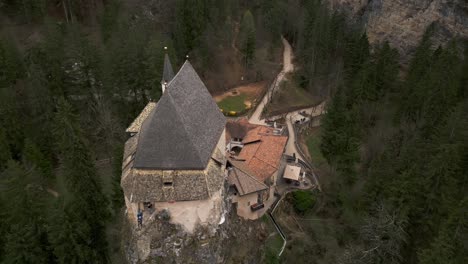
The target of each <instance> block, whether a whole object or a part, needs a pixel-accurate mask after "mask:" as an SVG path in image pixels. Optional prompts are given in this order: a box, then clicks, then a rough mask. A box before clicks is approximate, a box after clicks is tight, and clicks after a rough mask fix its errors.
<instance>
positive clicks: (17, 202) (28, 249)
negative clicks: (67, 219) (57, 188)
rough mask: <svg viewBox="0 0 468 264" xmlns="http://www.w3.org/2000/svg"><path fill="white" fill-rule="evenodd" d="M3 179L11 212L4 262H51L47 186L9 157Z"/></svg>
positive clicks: (7, 208) (8, 220)
mask: <svg viewBox="0 0 468 264" xmlns="http://www.w3.org/2000/svg"><path fill="white" fill-rule="evenodd" d="M2 179H3V180H4V181H6V182H5V183H4V184H5V185H6V187H7V191H6V192H5V193H2V196H3V197H2V199H3V200H4V199H8V201H10V202H9V203H8V204H7V205H6V206H5V208H4V210H6V211H7V212H8V213H7V218H6V219H5V221H6V223H7V235H6V236H5V242H4V243H5V245H4V251H5V255H4V258H3V262H2V263H18V264H19V263H49V260H50V258H51V255H50V252H49V248H48V240H47V237H46V234H45V228H44V224H45V223H44V217H43V209H44V190H43V188H42V187H41V186H40V185H39V184H37V183H36V182H37V180H35V179H33V178H32V177H31V174H30V173H28V172H26V171H25V170H24V169H23V168H22V167H21V166H20V165H19V164H18V163H16V162H14V161H9V163H8V168H7V169H6V170H5V171H4V172H3V175H2Z"/></svg>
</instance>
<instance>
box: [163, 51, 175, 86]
mask: <svg viewBox="0 0 468 264" xmlns="http://www.w3.org/2000/svg"><path fill="white" fill-rule="evenodd" d="M172 78H174V71H173V70H172V64H171V61H170V60H169V55H168V54H167V53H166V54H165V55H164V69H163V74H162V80H161V83H164V82H167V83H169V82H170V81H172Z"/></svg>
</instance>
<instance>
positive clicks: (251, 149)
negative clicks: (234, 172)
mask: <svg viewBox="0 0 468 264" xmlns="http://www.w3.org/2000/svg"><path fill="white" fill-rule="evenodd" d="M273 131H274V128H271V127H266V126H259V127H257V128H255V129H252V130H250V131H249V132H248V133H247V136H246V137H245V138H244V140H243V143H244V147H243V148H242V150H241V152H240V153H239V155H238V156H237V159H239V160H244V161H245V164H246V166H247V167H248V168H249V169H250V171H252V172H253V175H255V177H256V178H257V179H258V180H259V181H262V182H263V181H265V180H266V179H268V178H269V177H271V176H272V175H273V173H274V172H275V171H277V170H278V168H279V163H280V160H281V156H282V155H283V151H284V147H285V146H286V142H287V141H288V137H287V136H280V135H274V133H273Z"/></svg>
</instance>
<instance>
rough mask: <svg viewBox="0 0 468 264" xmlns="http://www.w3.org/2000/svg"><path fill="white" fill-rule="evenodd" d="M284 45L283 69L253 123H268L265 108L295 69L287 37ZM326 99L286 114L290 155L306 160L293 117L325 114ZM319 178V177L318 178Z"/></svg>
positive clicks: (260, 106)
mask: <svg viewBox="0 0 468 264" xmlns="http://www.w3.org/2000/svg"><path fill="white" fill-rule="evenodd" d="M281 40H282V42H283V46H284V50H283V69H282V70H281V72H280V73H278V75H277V76H276V78H275V81H274V82H273V83H272V84H271V86H270V87H269V90H268V92H267V93H266V94H265V96H263V98H262V101H260V103H259V104H258V105H257V108H256V109H255V112H254V113H253V114H252V116H251V117H250V119H249V122H250V123H252V124H256V125H266V123H265V119H261V116H262V112H263V109H264V108H265V106H266V105H267V104H268V101H269V100H270V98H271V97H272V94H273V93H274V92H275V91H276V90H277V89H278V87H279V84H280V83H281V82H282V81H283V80H285V79H286V74H287V73H289V72H292V71H294V64H293V63H292V60H293V58H294V54H293V52H292V48H291V45H290V44H289V42H288V41H287V40H286V39H285V38H283V37H282V38H281ZM325 103H326V102H325V101H324V102H322V103H321V104H319V105H317V106H315V107H309V108H304V109H300V110H296V111H293V112H289V113H287V114H286V124H287V126H288V132H289V139H288V142H287V144H286V149H285V153H286V154H288V155H293V154H296V157H297V158H299V159H301V160H304V161H305V160H306V159H304V157H303V156H302V154H301V152H300V151H298V149H297V146H296V145H297V144H296V136H295V133H294V127H293V124H292V117H293V116H295V115H298V114H299V112H305V113H306V114H308V115H310V116H311V117H315V116H319V115H321V114H323V112H324V109H325ZM316 180H317V179H316Z"/></svg>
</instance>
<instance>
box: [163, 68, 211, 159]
mask: <svg viewBox="0 0 468 264" xmlns="http://www.w3.org/2000/svg"><path fill="white" fill-rule="evenodd" d="M174 78H175V77H174ZM174 78H173V79H174ZM167 95H168V97H169V100H170V101H171V104H172V105H173V106H174V109H175V111H176V116H177V118H178V119H179V121H180V123H182V127H183V128H184V132H185V134H186V136H187V137H188V139H189V141H190V144H191V145H192V148H194V149H195V151H196V153H197V154H198V155H197V158H198V161H200V163H201V162H203V161H202V159H201V157H200V156H201V153H200V150H199V149H198V148H197V147H196V146H195V144H194V143H193V140H192V137H191V136H190V133H189V132H188V131H187V127H186V125H185V122H184V120H183V119H182V118H181V117H180V113H179V111H178V106H177V105H176V104H175V102H174V99H173V98H172V95H171V94H170V93H168V94H167Z"/></svg>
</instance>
